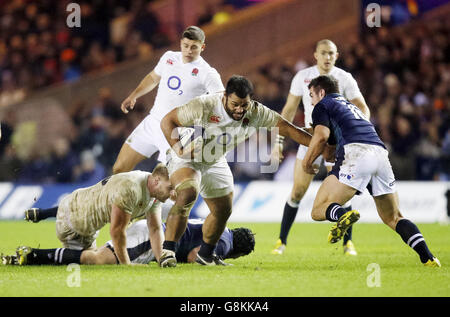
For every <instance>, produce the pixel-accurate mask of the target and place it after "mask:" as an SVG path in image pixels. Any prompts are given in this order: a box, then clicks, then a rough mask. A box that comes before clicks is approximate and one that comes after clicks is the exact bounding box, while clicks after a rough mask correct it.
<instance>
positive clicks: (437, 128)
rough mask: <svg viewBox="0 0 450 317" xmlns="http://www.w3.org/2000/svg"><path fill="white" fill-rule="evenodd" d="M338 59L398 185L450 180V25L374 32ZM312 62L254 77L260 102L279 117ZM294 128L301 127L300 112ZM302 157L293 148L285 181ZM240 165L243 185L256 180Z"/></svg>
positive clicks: (350, 45)
mask: <svg viewBox="0 0 450 317" xmlns="http://www.w3.org/2000/svg"><path fill="white" fill-rule="evenodd" d="M338 51H339V54H340V55H339V59H338V61H337V63H336V66H338V67H341V68H343V69H344V70H346V71H348V72H350V73H352V75H353V76H354V77H355V79H356V80H357V82H358V85H359V87H360V89H361V92H362V94H363V96H364V98H365V99H366V102H367V104H368V106H369V108H370V110H371V121H372V123H374V125H375V127H376V129H377V131H378V133H379V134H380V136H381V139H382V140H383V142H385V143H386V145H387V147H388V149H389V152H390V159H391V163H392V166H393V169H394V172H395V175H396V178H397V179H399V180H450V20H449V19H442V20H438V19H436V20H433V21H429V22H427V23H419V22H414V23H411V24H406V25H403V26H400V27H382V28H371V29H368V30H365V32H364V33H363V34H362V35H361V36H360V38H359V40H358V42H357V43H346V44H343V45H342V44H341V45H339V46H338ZM311 57H312V56H311ZM311 57H310V56H304V57H303V58H302V59H300V60H297V61H295V63H279V62H278V63H276V64H270V65H266V66H265V67H263V68H261V69H260V70H259V71H258V72H255V73H252V74H251V76H250V77H251V78H252V81H253V82H254V84H255V86H256V97H257V98H259V100H260V101H262V102H263V103H264V104H266V105H268V106H270V107H271V108H272V109H275V110H277V111H280V112H281V109H282V107H283V105H284V102H285V98H286V96H287V95H288V92H289V87H290V84H291V80H292V78H293V76H294V75H295V73H296V72H297V71H299V70H301V69H303V68H306V67H309V66H311V65H313V64H314V61H313V60H312V58H311ZM294 122H296V123H297V124H298V125H300V126H301V125H303V117H302V112H301V111H300V112H298V114H297V117H296V119H295V121H294ZM296 151H297V145H296V144H294V143H293V142H289V141H288V142H287V144H286V146H285V157H286V164H289V165H290V168H286V169H285V168H283V165H282V166H281V171H284V170H286V171H289V172H287V174H285V176H287V177H292V170H293V169H292V168H293V161H295V160H293V158H295V154H296ZM235 165H236V166H237V168H238V171H239V175H241V176H242V177H243V178H244V179H247V178H250V179H251V178H253V177H254V176H255V173H253V172H252V169H249V171H250V172H246V171H245V169H244V168H242V167H241V166H240V165H245V164H235ZM323 170H324V169H323ZM281 171H280V172H281ZM321 176H322V177H323V176H324V174H323V173H322V175H321Z"/></svg>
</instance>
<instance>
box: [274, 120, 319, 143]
mask: <svg viewBox="0 0 450 317" xmlns="http://www.w3.org/2000/svg"><path fill="white" fill-rule="evenodd" d="M276 127H277V128H278V134H279V135H281V136H284V137H289V138H291V139H292V140H294V141H295V142H297V143H298V144H302V145H305V146H308V145H309V142H310V141H311V134H310V133H308V132H307V131H306V130H305V129H303V128H299V127H297V126H295V125H293V124H292V123H290V122H288V121H287V120H286V119H284V118H282V117H280V119H279V120H278V123H277V125H276Z"/></svg>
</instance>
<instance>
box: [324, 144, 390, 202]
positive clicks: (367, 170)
mask: <svg viewBox="0 0 450 317" xmlns="http://www.w3.org/2000/svg"><path fill="white" fill-rule="evenodd" d="M344 153H345V155H344V159H338V160H337V161H336V165H335V166H334V167H333V170H332V171H331V174H333V175H335V176H336V177H337V178H338V179H339V181H340V182H341V183H343V184H346V185H348V186H350V187H352V188H354V189H356V190H358V191H359V192H361V193H362V192H363V191H364V189H365V188H368V190H369V192H370V194H371V195H372V196H380V195H385V194H392V193H394V192H395V177H394V172H393V171H392V166H391V163H390V162H389V157H388V154H389V153H388V151H387V150H385V149H384V148H382V147H381V146H378V145H372V144H363V143H351V144H347V145H344Z"/></svg>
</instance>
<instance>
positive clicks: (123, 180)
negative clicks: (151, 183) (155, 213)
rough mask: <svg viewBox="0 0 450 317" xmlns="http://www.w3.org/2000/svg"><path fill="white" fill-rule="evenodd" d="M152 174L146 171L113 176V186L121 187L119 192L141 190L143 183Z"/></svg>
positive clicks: (111, 181) (111, 180)
mask: <svg viewBox="0 0 450 317" xmlns="http://www.w3.org/2000/svg"><path fill="white" fill-rule="evenodd" d="M150 174H151V173H148V172H144V171H131V172H127V173H120V174H116V175H113V176H112V177H111V179H110V181H109V182H110V183H111V184H112V185H117V186H120V188H118V189H117V190H120V189H124V190H131V191H133V190H137V191H138V190H139V188H141V184H142V182H144V181H146V180H147V177H148V176H149V175H150Z"/></svg>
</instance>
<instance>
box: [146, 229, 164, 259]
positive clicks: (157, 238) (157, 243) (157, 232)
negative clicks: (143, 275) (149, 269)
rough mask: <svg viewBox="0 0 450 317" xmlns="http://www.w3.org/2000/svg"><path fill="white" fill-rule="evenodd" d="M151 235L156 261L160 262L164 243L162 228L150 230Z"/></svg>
mask: <svg viewBox="0 0 450 317" xmlns="http://www.w3.org/2000/svg"><path fill="white" fill-rule="evenodd" d="M149 234H150V244H151V246H152V251H153V254H154V255H155V258H156V261H158V262H159V258H160V257H161V252H162V245H163V242H164V233H163V231H162V228H161V227H159V229H156V228H153V229H150V228H149Z"/></svg>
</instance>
